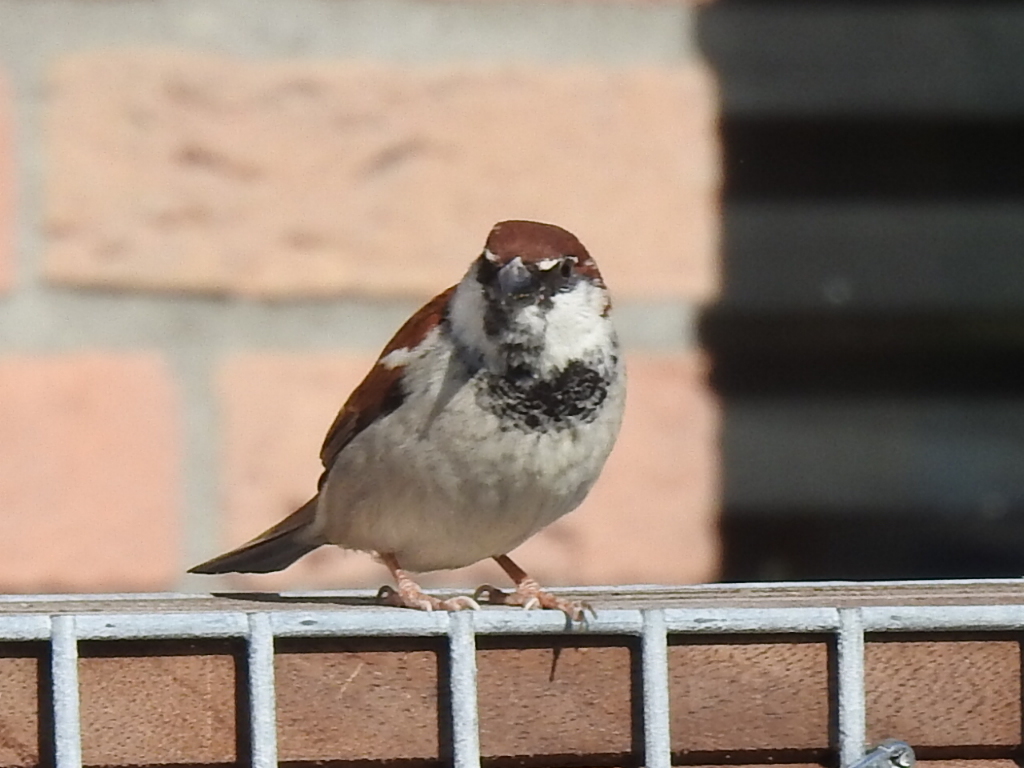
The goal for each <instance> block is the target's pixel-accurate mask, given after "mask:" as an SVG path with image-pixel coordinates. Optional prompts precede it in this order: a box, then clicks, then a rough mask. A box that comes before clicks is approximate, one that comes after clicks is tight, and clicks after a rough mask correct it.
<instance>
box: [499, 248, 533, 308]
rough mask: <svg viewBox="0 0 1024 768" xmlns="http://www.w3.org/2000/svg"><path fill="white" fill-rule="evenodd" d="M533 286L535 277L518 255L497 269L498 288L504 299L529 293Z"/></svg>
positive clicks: (520, 296)
mask: <svg viewBox="0 0 1024 768" xmlns="http://www.w3.org/2000/svg"><path fill="white" fill-rule="evenodd" d="M535 287H536V278H535V277H534V275H533V273H532V272H530V270H528V269H527V268H526V265H524V264H523V260H522V259H521V258H519V257H518V256H516V257H515V258H514V259H512V261H510V262H509V263H508V264H506V265H505V266H504V267H502V268H501V269H500V270H499V271H498V290H499V291H501V297H502V298H503V299H505V300H506V301H507V300H509V299H517V298H522V297H523V296H526V295H529V294H530V293H532V292H533V290H534V289H535Z"/></svg>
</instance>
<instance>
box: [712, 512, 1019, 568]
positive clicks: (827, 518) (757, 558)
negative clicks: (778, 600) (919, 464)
mask: <svg viewBox="0 0 1024 768" xmlns="http://www.w3.org/2000/svg"><path fill="white" fill-rule="evenodd" d="M720 529H721V536H722V548H723V556H722V576H721V578H722V580H723V581H739V582H747V581H803V580H806V581H821V580H835V579H842V580H860V579H938V578H986V577H999V578H1019V577H1020V575H1021V574H1022V573H1024V514H1021V513H1020V511H1017V512H1015V513H1005V514H1004V513H1003V512H1002V511H1001V510H999V509H993V510H992V511H991V512H988V513H982V514H977V515H975V516H973V517H972V516H970V515H968V514H965V513H963V511H961V512H960V513H954V512H942V511H936V510H932V509H917V510H908V509H890V510H883V511H879V510H877V509H869V510H857V509H842V510H829V511H828V512H827V513H825V512H822V511H821V510H818V509H799V508H797V507H795V506H793V505H787V506H784V507H769V506H759V507H757V508H756V509H743V508H739V507H727V508H726V509H725V510H724V512H723V516H722V521H721V523H720Z"/></svg>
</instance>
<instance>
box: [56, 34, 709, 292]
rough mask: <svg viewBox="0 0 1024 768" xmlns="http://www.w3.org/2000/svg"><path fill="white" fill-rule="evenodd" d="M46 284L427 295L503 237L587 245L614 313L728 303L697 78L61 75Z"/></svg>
mask: <svg viewBox="0 0 1024 768" xmlns="http://www.w3.org/2000/svg"><path fill="white" fill-rule="evenodd" d="M51 93H52V104H51V108H50V110H49V113H48V114H49V120H48V126H47V127H48V148H49V151H50V157H49V161H48V164H49V167H50V168H51V171H52V172H51V177H50V183H49V187H48V234H49V248H48V252H47V257H46V272H47V274H48V275H49V276H50V277H51V278H52V279H53V280H55V281H59V282H62V283H72V284H83V285H103V286H120V287H126V288H136V287H148V288H154V289H192V290H204V291H223V292H228V293H241V294H250V295H261V296H277V297H280V296H288V295H295V294H300V295H301V294H304V295H318V294H321V295H322V294H336V293H339V292H369V293H381V294H418V295H433V294H434V293H436V292H437V290H438V289H439V287H441V286H443V285H445V284H449V283H452V282H454V281H455V280H456V279H457V278H458V277H459V276H460V275H461V274H462V272H463V271H464V270H465V268H466V265H467V264H468V262H469V260H470V259H471V258H472V257H474V256H475V255H476V254H477V253H478V252H479V250H480V247H481V245H482V242H483V238H484V237H485V235H486V233H487V231H488V229H489V227H490V226H491V225H492V224H493V223H494V222H495V221H498V220H500V219H507V218H535V219H539V220H542V221H552V222H555V223H559V224H562V225H563V226H565V227H567V228H569V229H572V230H574V231H575V232H576V233H577V234H578V235H579V236H580V237H581V239H583V241H584V242H585V243H587V244H588V246H589V247H590V249H591V251H592V253H593V254H594V255H595V257H597V259H598V261H599V263H600V264H602V267H603V268H604V271H605V273H606V276H607V277H608V279H609V283H610V284H611V285H613V286H615V290H616V293H617V294H619V295H649V296H680V295H682V296H692V297H707V296H709V295H710V294H712V293H713V291H714V287H715V283H716V265H715V246H716V237H717V220H716V219H717V201H716V190H717V186H718V176H719V171H718V162H717V159H718V158H717V145H716V132H715V119H716V112H715V90H714V87H713V84H712V81H711V77H710V75H709V74H708V73H707V71H705V70H704V69H702V68H699V67H696V66H693V67H689V68H686V67H679V68H667V67H666V68H645V69H644V68H640V69H607V68H605V69H601V68H581V67H579V68H554V67H544V68H540V67H530V66H526V65H522V66H515V67H512V66H483V65H477V66H469V65H463V66H454V65H452V66H449V67H444V68H442V67H435V68H425V67H408V68H402V67H399V66H388V65H383V64H360V63H354V62H328V63H312V62H253V61H243V60H240V59H230V58H223V57H214V56H208V55H201V54H187V53H175V52H145V51H136V52H123V51H118V52H113V51H105V52H93V53H88V54H82V55H75V56H71V57H69V58H66V59H65V60H63V61H62V62H61V63H60V64H59V65H58V66H57V67H56V69H55V72H54V76H53V78H52V89H51Z"/></svg>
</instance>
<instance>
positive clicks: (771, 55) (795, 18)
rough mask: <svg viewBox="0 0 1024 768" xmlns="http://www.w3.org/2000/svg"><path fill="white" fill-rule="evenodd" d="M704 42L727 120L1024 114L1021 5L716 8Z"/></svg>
mask: <svg viewBox="0 0 1024 768" xmlns="http://www.w3.org/2000/svg"><path fill="white" fill-rule="evenodd" d="M698 30H699V38H700V45H701V48H702V50H703V52H704V55H705V56H706V57H707V58H708V60H709V61H710V62H711V64H712V66H713V67H714V68H715V70H716V71H717V72H718V75H719V78H720V82H721V91H722V98H723V101H724V110H725V112H726V114H728V115H734V114H744V115H765V114H772V115H778V114H784V115H791V116H798V115H805V116H812V115H822V114H831V115H838V114H850V115H853V114H863V113H870V114H882V113H888V114H891V115H934V114H959V115H989V116H1008V115H1020V114H1024V58H1022V57H1021V55H1020V41H1021V40H1024V7H1022V6H1021V5H1020V4H1019V3H1010V2H982V1H981V0H979V2H974V3H948V2H930V3H928V2H917V3H899V2H890V3H885V2H868V3H864V2H845V3H838V2H817V3H814V2H781V1H779V2H737V1H735V0H734V1H733V2H729V1H728V0H722V1H721V2H716V3H710V4H708V5H707V6H705V7H704V8H703V9H702V10H701V12H700V23H699V27H698Z"/></svg>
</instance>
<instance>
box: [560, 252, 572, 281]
mask: <svg viewBox="0 0 1024 768" xmlns="http://www.w3.org/2000/svg"><path fill="white" fill-rule="evenodd" d="M575 265H576V257H575V256H566V257H565V258H564V259H562V263H561V264H559V265H558V271H559V272H560V273H561V275H562V277H566V278H568V277H572V268H573V267H574V266H575Z"/></svg>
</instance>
